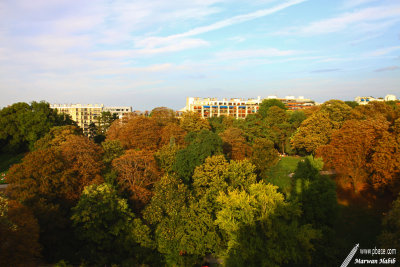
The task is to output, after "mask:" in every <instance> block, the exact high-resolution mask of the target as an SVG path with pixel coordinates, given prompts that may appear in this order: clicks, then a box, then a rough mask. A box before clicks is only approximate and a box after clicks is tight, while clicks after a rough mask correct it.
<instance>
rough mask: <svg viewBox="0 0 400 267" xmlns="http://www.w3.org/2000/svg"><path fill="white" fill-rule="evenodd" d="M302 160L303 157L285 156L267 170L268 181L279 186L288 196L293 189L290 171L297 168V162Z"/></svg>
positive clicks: (266, 179)
mask: <svg viewBox="0 0 400 267" xmlns="http://www.w3.org/2000/svg"><path fill="white" fill-rule="evenodd" d="M300 160H302V158H301V157H284V158H281V160H280V161H279V162H278V164H276V165H275V166H273V167H271V169H270V170H269V171H268V172H267V174H266V178H265V179H264V180H265V181H266V182H269V183H271V184H273V185H277V186H279V190H280V191H281V192H283V193H284V194H285V195H286V196H288V195H289V194H290V192H291V190H292V178H290V177H289V174H290V173H293V172H294V171H295V170H296V167H297V163H298V162H299V161H300Z"/></svg>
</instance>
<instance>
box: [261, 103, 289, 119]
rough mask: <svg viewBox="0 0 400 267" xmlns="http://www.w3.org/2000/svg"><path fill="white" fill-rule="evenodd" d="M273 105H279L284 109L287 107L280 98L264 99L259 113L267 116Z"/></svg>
mask: <svg viewBox="0 0 400 267" xmlns="http://www.w3.org/2000/svg"><path fill="white" fill-rule="evenodd" d="M271 107H278V108H281V109H284V110H286V109H287V108H286V106H285V104H283V103H282V101H280V100H278V99H264V100H263V101H262V103H261V104H260V107H259V109H258V114H259V115H260V116H261V118H265V117H266V116H267V114H268V111H269V109H270V108H271Z"/></svg>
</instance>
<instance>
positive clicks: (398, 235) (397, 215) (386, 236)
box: [378, 195, 400, 251]
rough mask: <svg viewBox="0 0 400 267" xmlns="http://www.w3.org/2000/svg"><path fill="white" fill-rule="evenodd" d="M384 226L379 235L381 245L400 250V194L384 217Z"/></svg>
mask: <svg viewBox="0 0 400 267" xmlns="http://www.w3.org/2000/svg"><path fill="white" fill-rule="evenodd" d="M382 226H383V231H382V234H381V235H380V236H379V237H378V240H379V243H380V244H381V246H382V247H383V248H385V249H396V251H400V195H399V197H398V198H397V200H395V201H393V205H392V209H391V210H390V211H389V212H388V213H387V214H386V215H385V217H384V218H383V220H382Z"/></svg>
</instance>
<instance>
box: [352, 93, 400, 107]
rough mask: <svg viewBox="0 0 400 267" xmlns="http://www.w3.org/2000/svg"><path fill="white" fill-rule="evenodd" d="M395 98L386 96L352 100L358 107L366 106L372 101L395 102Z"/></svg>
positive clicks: (360, 97)
mask: <svg viewBox="0 0 400 267" xmlns="http://www.w3.org/2000/svg"><path fill="white" fill-rule="evenodd" d="M396 100H397V99H396V96H395V95H386V96H385V98H382V97H378V98H375V97H372V96H357V97H356V98H354V101H356V102H357V103H358V104H359V105H366V104H368V103H369V102H372V101H396Z"/></svg>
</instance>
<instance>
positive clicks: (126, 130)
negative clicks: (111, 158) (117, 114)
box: [107, 116, 161, 150]
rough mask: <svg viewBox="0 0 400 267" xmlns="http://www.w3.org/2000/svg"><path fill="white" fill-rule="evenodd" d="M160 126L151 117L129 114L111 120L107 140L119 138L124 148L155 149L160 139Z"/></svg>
mask: <svg viewBox="0 0 400 267" xmlns="http://www.w3.org/2000/svg"><path fill="white" fill-rule="evenodd" d="M160 129H161V128H160V126H159V125H158V124H157V122H156V121H154V120H152V119H151V118H146V117H141V116H129V117H127V118H123V119H119V120H116V121H114V122H113V124H112V125H111V127H110V129H109V130H108V131H107V139H108V140H119V141H120V142H121V144H122V146H123V147H124V148H125V149H147V150H155V149H157V147H158V144H159V141H160Z"/></svg>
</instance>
